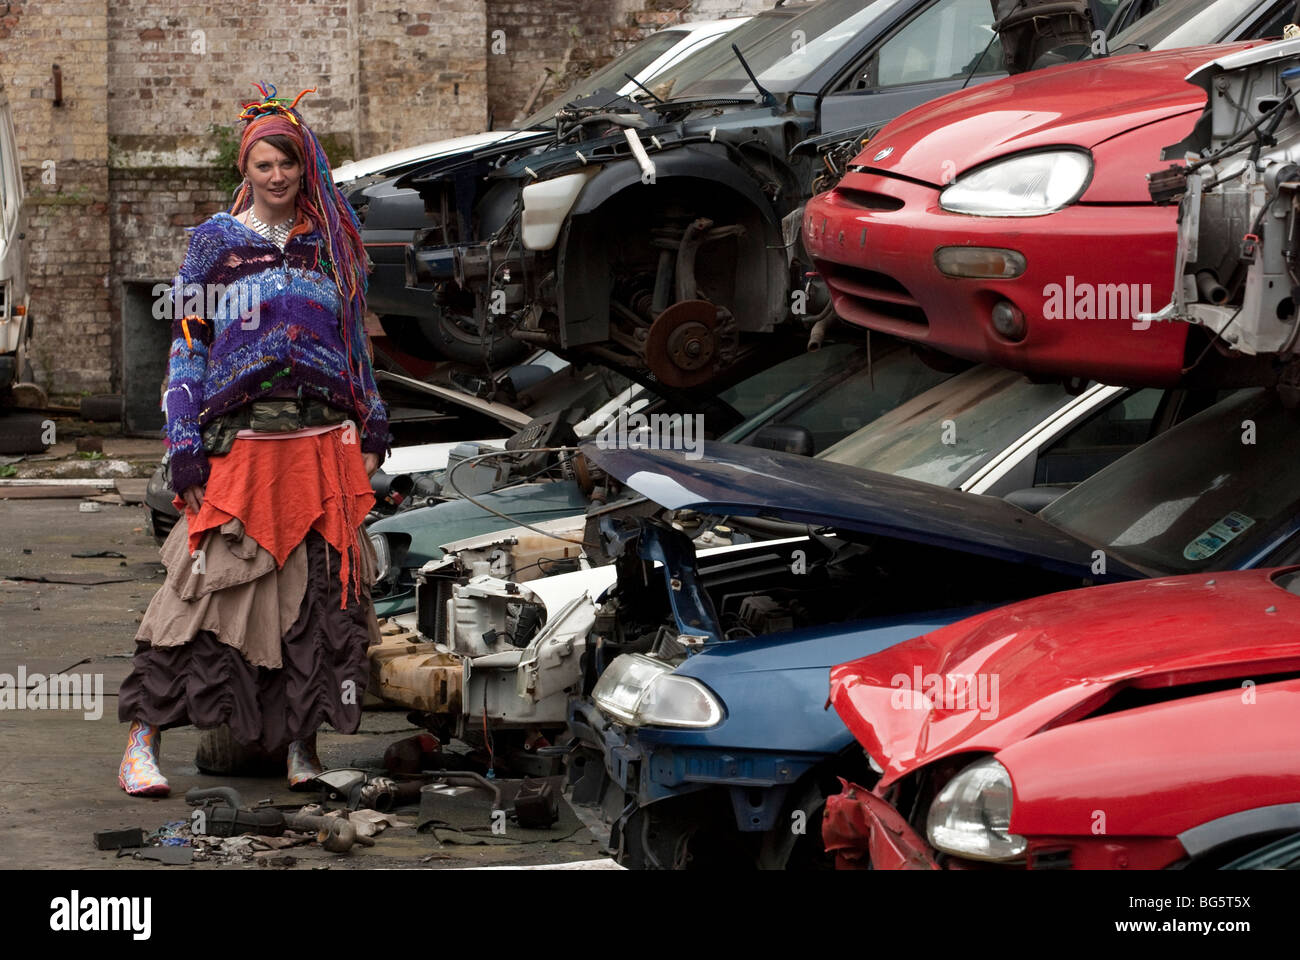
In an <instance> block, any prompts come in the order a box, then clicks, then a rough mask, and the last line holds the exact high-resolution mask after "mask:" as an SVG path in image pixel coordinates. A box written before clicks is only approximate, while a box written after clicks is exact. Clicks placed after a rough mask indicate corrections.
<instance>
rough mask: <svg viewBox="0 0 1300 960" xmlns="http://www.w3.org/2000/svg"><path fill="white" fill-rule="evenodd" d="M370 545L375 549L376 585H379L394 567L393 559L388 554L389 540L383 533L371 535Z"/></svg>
mask: <svg viewBox="0 0 1300 960" xmlns="http://www.w3.org/2000/svg"><path fill="white" fill-rule="evenodd" d="M370 545H371V546H372V547H374V548H375V558H376V560H377V562H376V564H375V583H379V582H380V581H381V580H383V579H384V578H385V577H387V576H388V571H389V568H390V567H391V566H392V557H391V555H390V554H389V552H388V538H387V537H385V536H384V535H383V534H382V533H372V534H370Z"/></svg>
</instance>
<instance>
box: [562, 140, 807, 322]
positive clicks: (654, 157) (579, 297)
mask: <svg viewBox="0 0 1300 960" xmlns="http://www.w3.org/2000/svg"><path fill="white" fill-rule="evenodd" d="M650 159H651V161H653V163H654V165H655V179H654V183H655V184H656V185H658V186H660V187H662V186H665V185H671V184H673V183H674V182H676V183H679V184H684V183H687V182H690V181H696V182H698V183H703V184H707V185H708V186H709V188H710V189H711V190H713V191H714V192H715V193H716V192H718V190H719V188H722V189H724V190H725V191H726V192H727V193H729V194H730V195H731V196H732V197H733V198H734V199H735V200H736V201H738V202H739V203H740V204H743V205H744V206H745V207H746V208H748V209H749V210H751V211H752V212H753V214H754V215H755V216H756V217H757V218H758V223H759V224H760V225H761V228H762V229H761V234H760V235H757V236H751V237H748V238H747V239H746V242H745V247H746V250H745V255H744V256H743V257H742V261H743V262H744V263H745V264H746V265H747V266H748V268H749V270H750V271H751V276H750V277H749V278H748V281H747V282H745V283H742V284H741V285H740V291H741V292H740V294H739V295H738V297H737V302H736V303H735V304H732V305H731V306H732V307H733V313H734V314H735V316H736V318H737V320H738V321H739V322H740V325H741V329H742V330H745V331H755V332H757V331H764V332H765V331H769V330H771V329H772V328H773V327H775V326H776V325H777V324H778V323H780V322H781V321H782V320H783V319H784V318H785V316H786V314H787V313H788V312H789V303H788V294H789V290H788V287H789V279H788V269H787V266H786V257H785V251H784V249H783V248H782V240H781V225H780V217H779V215H778V211H777V210H776V209H775V208H774V206H773V204H772V201H771V200H769V199H768V198H767V197H766V196H765V195H764V194H763V192H762V191H761V190H760V189H759V188H758V184H757V183H755V182H754V180H753V178H751V177H749V176H747V175H746V174H745V172H744V170H743V169H742V168H741V167H739V166H737V164H736V163H735V161H734V160H733V159H731V157H730V156H729V155H728V152H727V149H726V148H725V147H724V146H722V145H721V144H695V145H691V146H687V147H681V148H679V149H676V150H671V149H670V150H665V151H661V152H654V151H651V153H650ZM641 177H642V173H641V167H640V165H639V164H637V162H636V161H635V160H633V159H626V160H619V161H617V162H615V163H609V164H606V165H605V167H604V169H602V170H601V171H600V173H598V174H596V176H594V177H592V179H591V182H590V183H588V184H587V185H586V187H585V188H584V189H583V191H582V193H581V194H580V195H579V197H578V200H577V202H576V203H575V204H574V206H573V209H572V210H571V211H570V213H569V216H568V217H567V218H566V220H565V222H564V227H563V228H562V231H561V234H560V239H559V242H558V243H557V244H556V247H555V250H556V300H557V302H558V304H559V310H560V344H561V346H562V347H563V348H569V347H575V346H580V345H582V344H586V343H603V342H604V341H606V340H608V339H609V300H610V295H611V292H612V291H611V286H612V280H611V277H610V270H609V260H608V256H609V250H608V246H609V244H608V238H606V237H604V236H603V235H602V231H600V230H598V229H591V228H590V227H589V226H588V221H584V219H583V218H584V217H589V216H593V215H599V213H600V210H601V208H602V207H604V205H605V204H606V203H608V202H609V201H610V200H612V199H614V198H615V197H617V196H618V195H619V194H621V193H622V192H623V191H624V190H627V189H629V188H634V187H640V186H642V180H641ZM570 263H573V264H580V265H581V272H580V274H578V275H574V276H571V275H570V271H569V270H568V269H567V267H568V265H569V264H570Z"/></svg>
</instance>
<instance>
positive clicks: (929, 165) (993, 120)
mask: <svg viewBox="0 0 1300 960" xmlns="http://www.w3.org/2000/svg"><path fill="white" fill-rule="evenodd" d="M1258 42H1259V41H1256V43H1258ZM1250 46H1252V44H1251V43H1235V44H1216V45H1213V46H1205V47H1184V48H1181V49H1175V50H1165V51H1160V52H1157V53H1135V54H1127V55H1122V56H1117V57H1111V58H1108V59H1105V60H1085V61H1083V62H1082V63H1072V64H1064V65H1061V66H1058V67H1050V68H1048V69H1045V70H1033V71H1030V72H1028V73H1022V74H1017V75H1015V76H1012V77H1007V78H1006V79H1003V80H995V81H993V82H992V83H985V84H982V85H980V86H978V87H975V88H973V89H970V90H960V91H957V92H956V93H951V94H949V95H948V96H946V97H941V98H940V99H938V100H932V101H930V102H929V103H927V104H925V105H923V106H920V107H917V108H916V109H914V110H910V111H908V112H907V113H905V114H903V115H902V116H901V117H899V118H898V119H897V120H895V121H894V122H893V123H891V124H889V125H888V126H887V127H885V128H884V129H883V130H881V131H880V133H879V134H877V135H876V136H875V137H874V138H872V140H871V142H870V143H869V144H868V145H867V148H866V150H864V151H863V152H862V153H861V154H859V155H858V156H857V157H856V158H855V159H854V161H853V162H854V164H856V165H859V166H861V167H862V168H863V169H866V170H871V171H878V172H882V173H890V174H896V175H899V176H904V177H910V178H912V179H914V180H921V181H924V182H925V183H929V184H933V185H936V186H937V185H939V184H942V183H946V182H948V181H950V180H952V178H953V177H954V176H955V175H956V174H960V173H961V172H962V171H964V170H969V169H971V168H972V167H976V166H978V165H980V164H981V163H984V162H986V161H988V160H992V159H995V158H997V157H1000V156H1005V155H1006V154H1009V153H1016V152H1018V151H1021V150H1029V149H1032V148H1035V147H1043V146H1052V145H1058V144H1070V145H1074V146H1080V147H1087V148H1091V147H1093V146H1096V145H1097V144H1099V143H1101V142H1102V141H1103V140H1109V139H1110V138H1112V137H1114V136H1117V135H1118V134H1121V133H1124V132H1125V131H1128V130H1132V129H1134V128H1135V127H1141V126H1145V125H1146V124H1149V123H1152V122H1154V121H1157V120H1163V119H1167V118H1169V117H1173V116H1176V115H1178V114H1180V113H1188V112H1192V111H1196V112H1199V111H1200V110H1201V109H1202V108H1203V107H1204V106H1205V91H1203V90H1202V89H1200V88H1199V87H1194V86H1192V85H1191V84H1190V83H1188V82H1187V80H1186V77H1187V75H1188V74H1189V73H1191V72H1192V70H1194V69H1196V68H1197V67H1199V66H1201V65H1202V64H1204V63H1205V62H1207V61H1209V60H1213V59H1215V58H1216V57H1222V56H1224V55H1225V54H1227V53H1231V52H1234V51H1237V50H1245V49H1247V48H1248V47H1250ZM1189 127H1190V123H1189ZM890 147H892V148H893V151H892V152H891V153H890V154H888V156H885V157H880V159H876V158H877V157H878V156H879V154H880V152H881V151H882V150H885V149H886V148H890ZM1143 172H1144V173H1145V172H1146V171H1145V170H1144V171H1143Z"/></svg>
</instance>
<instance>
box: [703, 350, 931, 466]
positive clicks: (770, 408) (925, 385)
mask: <svg viewBox="0 0 1300 960" xmlns="http://www.w3.org/2000/svg"><path fill="white" fill-rule="evenodd" d="M947 377H948V374H945V373H940V372H939V371H937V370H935V369H933V368H932V367H928V366H926V364H925V363H923V362H922V361H921V360H920V359H919V358H918V357H917V356H916V354H915V353H914V352H913V351H911V350H907V349H902V348H898V349H887V350H883V351H882V350H881V349H880V348H879V347H878V346H877V348H876V350H875V355H874V357H873V356H872V353H871V352H869V351H868V350H867V349H866V348H864V347H857V346H852V345H850V344H847V343H834V344H827V345H826V346H824V347H822V349H820V350H814V351H811V352H808V353H800V354H796V355H795V356H793V357H791V358H790V359H788V360H784V361H782V362H781V363H779V364H777V365H776V366H774V367H770V368H769V369H767V370H764V371H763V372H762V373H759V374H755V375H754V376H752V377H750V378H748V379H747V380H744V381H742V382H741V383H738V384H736V385H735V386H733V387H730V388H729V389H727V390H724V391H723V392H722V393H719V394H718V399H720V400H722V401H724V402H726V403H727V404H729V405H730V406H731V407H732V408H733V409H735V410H736V411H737V412H739V413H740V414H741V416H743V417H745V421H744V422H743V423H741V424H740V425H739V426H737V427H735V428H734V429H733V430H731V431H730V432H728V433H727V434H725V435H724V436H723V437H722V438H721V439H722V440H723V441H726V442H728V443H745V442H746V441H748V440H752V438H753V434H754V433H756V432H757V431H758V429H759V428H760V427H763V426H765V425H767V424H769V423H779V424H782V425H786V426H798V427H803V428H804V429H805V430H807V431H808V432H809V434H811V436H812V440H813V451H814V452H818V451H822V450H825V449H827V448H828V447H830V446H831V445H832V444H833V443H835V442H836V441H837V440H840V439H841V438H843V437H845V436H847V435H848V434H850V433H852V432H853V431H854V430H857V429H858V428H859V427H861V426H863V425H864V424H868V423H871V422H872V421H873V420H875V419H876V418H877V417H879V416H880V415H881V414H882V413H885V411H887V410H891V409H893V408H894V407H895V406H897V405H898V404H900V403H902V402H904V401H905V400H910V399H911V398H913V397H915V396H916V395H917V394H920V393H924V392H926V391H928V390H929V389H930V388H931V387H933V386H934V385H935V384H937V383H941V382H942V381H943V380H945V379H946V378H947Z"/></svg>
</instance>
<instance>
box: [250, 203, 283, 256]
mask: <svg viewBox="0 0 1300 960" xmlns="http://www.w3.org/2000/svg"><path fill="white" fill-rule="evenodd" d="M248 225H249V227H251V228H252V229H253V230H254V231H255V232H257V233H259V234H261V235H262V236H264V237H266V239H268V240H270V241H271V242H272V243H274V244H275V245H276V246H277V247H279V248H280V249H281V250H283V249H284V245H285V244H286V243H288V242H289V231H290V230H291V229H292V228H293V217H290V218H289V219H288V220H285V221H283V222H281V223H276V224H269V223H263V222H262V221H261V220H259V219H258V217H257V214H255V213H254V212H253V211H252V210H249V211H248Z"/></svg>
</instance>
